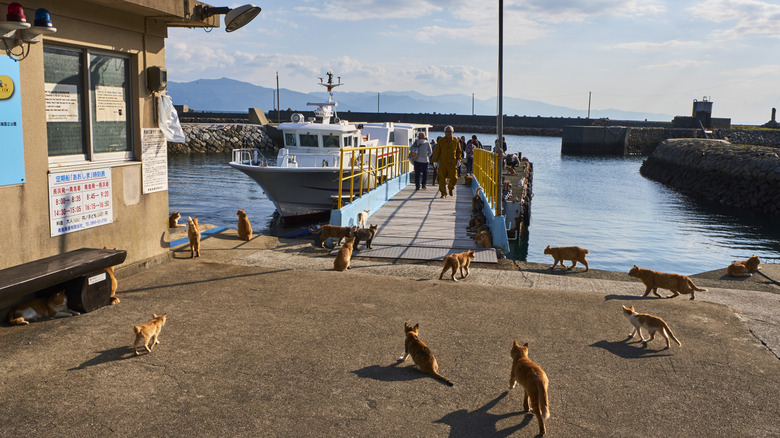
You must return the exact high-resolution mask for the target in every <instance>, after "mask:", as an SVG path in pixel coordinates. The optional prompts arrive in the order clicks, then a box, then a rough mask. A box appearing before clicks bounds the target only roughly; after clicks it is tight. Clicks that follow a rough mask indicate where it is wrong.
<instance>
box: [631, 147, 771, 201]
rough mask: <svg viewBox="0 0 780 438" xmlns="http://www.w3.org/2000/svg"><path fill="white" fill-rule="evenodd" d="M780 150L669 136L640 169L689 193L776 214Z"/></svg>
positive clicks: (652, 177) (655, 179) (647, 175)
mask: <svg viewBox="0 0 780 438" xmlns="http://www.w3.org/2000/svg"><path fill="white" fill-rule="evenodd" d="M779 152H780V150H778V149H777V148H771V147H763V146H746V145H735V144H732V143H730V142H728V141H725V140H707V139H670V140H666V141H664V142H662V143H661V144H660V145H659V146H658V147H657V148H656V149H655V151H654V152H653V154H652V155H651V156H650V157H648V158H647V159H646V160H645V161H644V163H643V164H642V167H641V168H640V173H641V174H642V175H643V176H644V177H646V178H649V179H652V180H654V181H658V182H660V183H662V184H665V185H668V186H670V187H673V188H675V189H676V190H679V191H681V192H683V193H687V194H690V195H692V196H694V197H699V198H704V199H707V200H709V201H714V202H719V203H720V204H723V205H727V206H731V207H735V208H739V209H741V210H744V211H750V212H753V213H755V214H760V215H770V216H780V156H778V153H779Z"/></svg>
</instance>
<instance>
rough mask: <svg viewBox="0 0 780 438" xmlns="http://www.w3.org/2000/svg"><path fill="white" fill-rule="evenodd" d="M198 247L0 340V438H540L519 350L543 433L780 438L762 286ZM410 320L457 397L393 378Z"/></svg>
mask: <svg viewBox="0 0 780 438" xmlns="http://www.w3.org/2000/svg"><path fill="white" fill-rule="evenodd" d="M202 245H203V248H202V257H201V258H199V259H189V258H186V257H189V251H188V250H187V249H185V248H182V249H178V250H175V251H174V252H173V260H172V261H171V262H169V263H166V264H163V265H160V266H156V267H152V268H150V269H149V270H147V271H143V272H140V273H137V274H134V275H129V274H127V275H123V272H122V271H121V270H119V280H120V283H119V290H118V292H117V295H118V296H119V297H120V299H121V300H122V302H121V303H120V304H118V305H116V306H112V307H106V308H103V309H99V310H97V311H95V312H92V313H89V314H85V315H81V316H77V317H73V318H66V319H59V320H51V321H44V322H40V323H36V324H31V325H30V326H25V327H8V326H3V327H0V357H2V362H0V374H1V375H2V378H0V394H2V399H3V400H4V401H3V402H2V403H0V418H1V419H3V420H4V421H3V428H2V432H0V435H3V436H12V435H17V434H19V435H22V434H23V435H32V436H37V435H43V434H48V435H54V436H87V437H91V436H101V437H102V436H153V435H154V436H183V435H190V436H220V437H222V436H247V437H254V436H280V437H281V436H285V437H287V436H468V437H475V436H510V435H511V436H534V435H535V434H536V432H537V430H538V428H537V424H536V419H535V418H534V417H533V416H531V415H528V414H526V413H523V412H520V410H521V407H522V390H521V389H519V388H516V389H514V390H512V391H508V383H509V372H510V363H511V360H510V356H509V350H510V347H511V343H512V339H513V338H516V339H518V341H520V342H528V343H529V344H530V353H529V354H530V357H531V358H532V359H533V360H534V361H535V362H536V363H538V364H539V365H540V366H542V368H544V369H545V371H546V372H547V374H548V376H549V379H550V410H551V414H552V416H551V418H550V419H549V420H548V422H547V427H548V436H629V435H637V434H643V435H648V436H706V435H710V436H777V434H778V431H779V430H780V422H779V420H778V418H780V407H779V406H778V403H777V400H778V398H779V397H780V385H777V380H778V377H780V360H778V359H777V357H776V356H775V355H774V354H773V353H772V352H771V351H770V350H769V349H768V348H767V346H772V345H775V343H776V342H777V341H776V340H774V339H773V336H774V335H776V333H774V332H773V331H772V330H773V329H774V327H777V324H776V322H777V320H776V319H772V318H776V316H774V314H777V311H778V309H780V305H778V304H779V303H778V301H777V299H776V298H777V297H778V295H777V293H776V292H773V291H772V289H771V286H766V285H762V286H761V288H763V290H760V291H753V290H749V289H748V290H737V289H729V288H725V287H713V286H711V285H710V284H706V283H707V282H710V281H711V282H713V283H712V284H721V285H722V284H727V283H723V282H716V280H711V279H701V280H695V281H696V282H697V284H699V285H702V284H703V285H704V286H705V287H708V288H710V291H709V292H702V293H699V294H697V299H696V300H695V301H689V300H687V299H682V298H681V297H678V298H675V299H672V300H662V299H642V298H641V297H640V296H641V293H642V292H643V291H644V287H643V286H642V284H641V283H639V282H636V281H619V280H618V279H619V278H621V276H615V277H610V276H609V275H608V274H604V275H601V276H599V275H598V273H597V272H593V273H591V272H589V273H579V272H577V271H576V269H575V271H574V272H571V273H566V274H562V273H556V275H549V274H546V273H543V272H540V271H542V270H541V269H536V271H537V272H534V269H525V270H523V271H519V270H517V269H516V268H513V267H512V266H508V265H506V264H505V265H504V266H503V268H504V269H488V268H486V267H484V266H480V265H477V266H473V268H472V270H471V271H472V274H471V276H470V277H469V278H468V279H466V280H464V281H460V282H457V283H454V282H452V281H444V280H442V281H440V280H437V278H438V274H439V272H440V271H441V268H440V267H439V266H438V265H437V264H415V263H399V262H393V261H382V260H355V261H354V267H353V269H351V270H350V271H348V272H333V271H329V269H330V268H331V267H332V257H331V256H326V255H324V254H325V250H320V249H317V248H315V247H314V246H313V245H312V244H311V242H310V241H301V240H298V241H279V240H278V239H276V238H272V237H266V236H259V237H256V238H255V239H253V240H252V241H250V242H243V241H240V240H238V239H237V238H236V236H235V231H233V230H228V231H225V232H222V233H218V234H216V235H214V236H212V237H210V238H208V239H205V240H203V243H202ZM510 264H511V263H510ZM765 269H766V267H765ZM771 269H774V267H770V270H771ZM591 271H594V270H591ZM626 278H627V276H626ZM774 278H777V276H775V277H774ZM627 279H628V278H627ZM700 283H702V284H700ZM708 300H710V301H719V300H720V301H724V304H726V305H723V304H721V303H717V302H707V301H708ZM756 303H758V304H756ZM621 304H633V305H635V306H636V307H637V309H638V310H639V311H641V312H647V313H651V314H655V315H659V316H662V317H663V318H664V319H665V320H666V321H667V322H668V323H669V324H670V326H671V327H672V329H673V330H674V332H675V334H676V336H677V337H678V338H679V339H680V341H681V342H682V347H678V346H677V345H676V344H673V345H672V348H671V349H669V350H664V349H663V346H664V343H663V341H662V340H659V339H656V340H655V341H653V342H652V343H650V344H649V346H648V347H647V348H643V347H642V345H641V344H640V343H638V342H627V341H626V335H627V333H628V332H629V331H630V326H629V324H628V322H627V320H626V319H625V318H624V317H623V316H622V314H621V311H620V305H621ZM754 304H755V306H754V307H761V309H758V308H756V309H753V308H752V307H751V306H752V305H754ZM152 312H156V313H158V314H159V313H162V312H168V318H169V319H168V323H167V324H166V326H165V327H164V328H163V330H162V333H161V335H160V342H161V343H160V345H158V346H157V347H156V348H155V350H154V351H153V352H152V353H151V354H144V355H141V356H139V357H134V356H133V355H132V349H131V348H130V344H131V343H132V340H133V333H132V326H133V325H135V324H140V323H143V322H146V321H148V320H149V319H150V318H151V313H152ZM759 320H760V321H759ZM404 322H411V323H420V327H421V328H420V336H421V338H422V339H423V340H424V341H425V342H426V343H427V344H428V345H429V346H430V348H431V349H432V351H433V352H434V354H435V355H436V357H437V359H438V362H439V366H440V369H439V371H440V372H441V373H442V374H443V375H445V376H446V377H448V378H449V379H450V380H452V381H453V382H454V384H455V386H454V387H452V388H450V387H447V386H445V385H443V384H441V383H439V382H438V381H436V380H434V379H432V378H430V377H428V376H426V375H424V374H421V373H420V372H419V371H417V370H416V369H414V367H412V365H411V361H407V362H406V363H404V364H398V363H397V359H398V357H399V356H400V355H401V354H402V352H403V330H402V328H403V323H404ZM762 323H763V324H765V325H766V326H767V327H765V328H762V325H761V324H762ZM751 330H752V332H751ZM764 332H766V333H764ZM762 336H763V339H762ZM765 344H766V345H767V346H765ZM773 348H774V347H773ZM775 351H777V350H775Z"/></svg>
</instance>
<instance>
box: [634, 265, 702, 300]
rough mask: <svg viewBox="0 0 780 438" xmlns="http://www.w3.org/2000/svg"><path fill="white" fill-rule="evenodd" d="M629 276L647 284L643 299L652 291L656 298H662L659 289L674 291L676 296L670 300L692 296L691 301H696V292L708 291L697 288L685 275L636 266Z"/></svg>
mask: <svg viewBox="0 0 780 438" xmlns="http://www.w3.org/2000/svg"><path fill="white" fill-rule="evenodd" d="M628 275H630V276H632V277H636V278H638V279H640V280H642V283H644V284H645V287H646V288H647V290H645V294H644V295H642V296H643V297H646V296H647V294H649V293H650V291H651V290H652V291H653V294H655V296H658V297H660V296H661V295H658V288H659V287H660V288H664V289H669V290H670V291H672V293H673V294H674V295H672V296H671V297H669V298H674V297H676V296H677V295H680V294H691V299H694V298H696V295H695V293H694V292H696V291H699V292H706V291H707V289H702V288H699V287H697V286H696V285H695V284H693V280H691V279H690V278H688V277H687V276H685V275H680V274H667V273H664V272H656V271H653V270H651V269H644V268H639V267H637V266H636V265H634V267H633V268H631V270H630V271H628Z"/></svg>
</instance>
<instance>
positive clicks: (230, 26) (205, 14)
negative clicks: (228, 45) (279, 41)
mask: <svg viewBox="0 0 780 438" xmlns="http://www.w3.org/2000/svg"><path fill="white" fill-rule="evenodd" d="M259 13H260V7H259V6H255V5H244V6H239V7H237V8H232V9H231V8H228V7H219V8H215V7H213V6H202V5H197V6H195V8H194V9H193V11H192V19H193V20H196V21H202V20H205V19H206V18H209V17H212V16H214V15H217V14H225V31H226V32H233V31H234V30H238V29H241V28H242V27H244V26H246V25H247V24H249V22H250V21H252V20H254V18H255V17H257V15H258V14H259Z"/></svg>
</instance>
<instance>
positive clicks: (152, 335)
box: [133, 313, 168, 356]
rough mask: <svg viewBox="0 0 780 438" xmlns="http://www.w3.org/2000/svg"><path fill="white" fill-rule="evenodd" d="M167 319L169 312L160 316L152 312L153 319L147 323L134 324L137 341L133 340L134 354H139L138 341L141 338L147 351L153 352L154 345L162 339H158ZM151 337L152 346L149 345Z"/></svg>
mask: <svg viewBox="0 0 780 438" xmlns="http://www.w3.org/2000/svg"><path fill="white" fill-rule="evenodd" d="M166 319H168V314H167V313H163V314H162V315H160V316H157V315H156V314H154V313H152V320H151V321H149V322H147V323H146V324H141V325H136V326H133V332H134V333H135V341H133V354H135V355H136V356H138V343H139V342H141V339H143V340H144V348H146V351H147V352H149V353H151V352H152V349H153V348H154V346H155V345H157V344H159V343H160V341H159V340H157V337H158V336H160V330H162V328H163V326H164V325H165V320H166ZM150 339H151V340H152V346H151V347H149V346H148V344H149V340H150Z"/></svg>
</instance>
